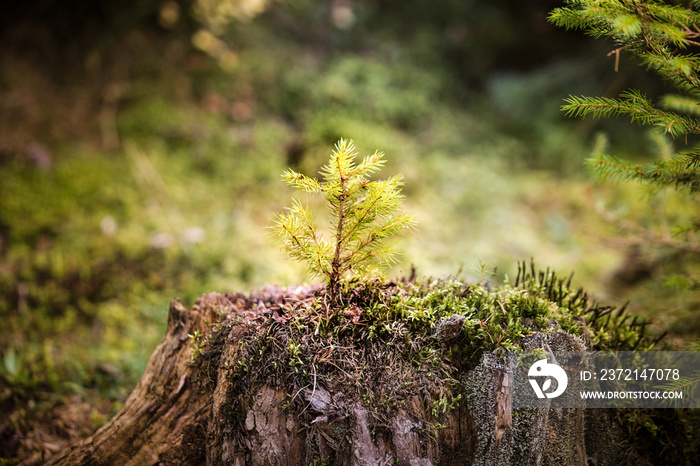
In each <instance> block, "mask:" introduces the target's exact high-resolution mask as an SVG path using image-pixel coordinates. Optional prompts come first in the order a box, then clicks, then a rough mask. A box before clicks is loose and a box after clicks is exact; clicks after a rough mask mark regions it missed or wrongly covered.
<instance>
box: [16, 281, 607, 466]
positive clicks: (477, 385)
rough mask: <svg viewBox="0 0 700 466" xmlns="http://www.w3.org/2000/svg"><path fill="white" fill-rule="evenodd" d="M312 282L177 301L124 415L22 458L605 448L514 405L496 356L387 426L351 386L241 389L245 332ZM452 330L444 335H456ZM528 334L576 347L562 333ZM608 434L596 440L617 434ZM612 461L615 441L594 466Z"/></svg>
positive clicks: (464, 456)
mask: <svg viewBox="0 0 700 466" xmlns="http://www.w3.org/2000/svg"><path fill="white" fill-rule="evenodd" d="M315 291H316V289H314V288H310V287H306V288H301V287H300V288H297V289H294V290H286V291H281V290H275V289H272V288H265V289H263V290H261V291H259V292H254V293H253V294H252V295H251V296H249V297H243V296H241V295H226V296H224V295H218V294H208V295H204V296H202V297H201V298H200V299H199V300H198V302H197V303H196V304H195V306H194V307H193V308H192V309H188V308H187V307H185V306H184V305H183V304H182V303H181V302H179V301H177V300H175V301H173V302H172V303H171V305H170V313H169V317H168V328H167V333H166V335H165V338H164V339H163V342H162V343H161V344H160V345H159V346H158V348H157V349H156V351H155V352H154V353H153V355H152V357H151V359H150V361H149V363H148V367H147V369H146V371H145V373H144V375H143V377H142V378H141V381H140V382H139V383H138V385H137V387H136V388H135V389H134V391H133V392H132V393H131V395H130V396H129V398H128V400H127V401H126V404H125V406H124V408H123V409H122V410H121V412H120V413H118V414H117V415H116V416H115V417H114V418H113V419H112V420H111V421H110V422H109V423H108V424H106V425H105V426H103V427H102V428H100V429H99V430H98V431H97V432H95V434H94V435H93V436H92V437H90V438H88V439H86V440H84V441H82V442H81V443H79V444H77V445H75V446H74V447H73V448H71V449H70V450H67V451H65V452H62V453H60V454H58V455H57V456H55V457H53V458H49V459H48V462H47V463H44V461H43V460H42V458H38V457H33V458H30V459H28V460H25V462H24V463H23V464H27V465H29V464H51V465H143V466H146V465H199V464H202V465H205V464H206V465H236V466H243V465H295V466H296V465H308V464H335V465H393V464H401V465H411V466H421V465H434V464H442V465H468V464H484V465H498V464H504V465H505V464H532V465H535V464H558V465H585V464H586V459H587V454H588V456H591V453H590V450H591V449H596V448H598V446H597V445H587V444H586V437H587V436H586V434H585V429H584V427H585V423H584V421H585V420H584V413H583V411H582V410H575V409H571V410H530V411H528V412H518V413H514V412H513V410H512V409H511V406H510V404H509V398H508V396H507V392H508V385H509V383H510V380H509V376H508V374H507V372H506V371H505V369H504V367H503V365H502V362H500V361H499V360H498V358H496V357H493V358H489V357H485V358H484V359H483V360H482V363H481V364H479V365H478V366H477V367H476V368H474V369H473V370H471V371H469V372H466V373H464V374H461V375H460V378H461V382H462V383H463V384H464V386H465V387H467V388H469V393H471V395H470V396H466V397H465V399H464V400H463V402H461V403H459V404H458V405H457V406H456V407H455V408H454V409H449V410H446V412H445V413H444V414H441V415H439V416H436V415H434V414H433V413H432V412H431V411H430V410H429V409H427V408H426V404H425V403H424V400H421V399H419V398H418V397H415V398H412V399H406V400H403V401H404V402H403V403H402V406H401V408H400V409H397V410H395V411H394V412H392V415H391V418H390V419H389V422H387V423H386V424H385V425H382V426H377V425H375V424H373V422H374V421H373V418H372V416H371V414H372V413H371V412H370V411H369V409H370V408H368V406H367V405H366V404H365V403H363V402H362V400H361V399H358V398H357V397H356V396H353V395H352V392H351V391H349V390H348V391H344V390H335V391H332V392H331V391H329V390H326V388H324V387H323V386H321V385H320V384H318V385H314V386H309V387H306V388H304V389H303V390H300V391H299V392H298V393H295V394H294V397H297V398H298V399H299V400H302V401H303V402H302V403H296V404H290V403H289V399H290V397H289V395H290V394H289V393H288V390H284V389H283V388H280V387H275V386H271V385H268V384H259V385H257V386H251V387H250V389H249V390H246V391H244V392H236V391H235V387H234V385H233V382H232V378H231V377H230V368H232V367H235V365H236V364H238V363H240V361H239V353H240V348H241V345H240V344H239V342H240V341H241V339H242V338H243V337H244V336H245V335H250V334H251V332H255V331H256V329H258V328H259V327H260V324H259V322H260V321H261V320H264V319H280V320H283V319H282V318H281V317H280V316H279V315H278V314H277V313H276V311H275V310H274V309H275V304H274V303H275V302H279V300H280V298H282V299H289V300H291V299H296V300H303V299H304V298H307V297H309V296H311V295H312V294H313V293H314V292H315ZM222 320H223V321H226V322H227V323H228V324H229V325H228V326H227V327H226V329H227V332H228V334H227V335H225V341H226V344H225V345H224V346H223V348H222V349H221V351H220V353H217V354H218V356H217V357H218V361H216V363H215V364H213V365H211V366H210V367H202V366H206V364H202V362H201V361H200V362H199V364H194V363H193V358H192V350H193V345H192V343H191V342H190V337H189V335H193V334H195V332H199V333H202V334H206V333H207V332H209V331H210V330H211V329H212V328H213V326H214V325H215V324H216V323H217V322H220V321H222ZM450 332H451V329H450ZM450 332H446V335H447V338H449V339H451V338H454V335H452V333H450ZM528 338H548V339H549V340H548V341H549V344H550V345H556V344H557V342H556V341H554V340H556V338H558V339H559V340H561V341H562V342H564V345H565V346H566V345H573V344H576V343H575V341H574V340H573V338H571V337H568V336H567V335H566V334H563V333H559V334H558V335H557V336H556V338H553V337H552V336H551V335H548V336H544V335H543V334H540V335H539V336H532V337H528ZM553 349H555V350H556V349H557V348H556V347H553ZM561 349H564V348H561ZM300 407H301V408H300ZM438 424H439V425H440V428H435V426H437V425H438ZM589 437H590V436H589ZM601 437H604V436H603V435H602V434H601V435H598V437H596V442H602V443H605V442H607V441H608V440H610V439H609V438H601ZM587 449H588V450H589V452H588V453H587ZM614 461H615V455H614V454H611V453H609V450H608V453H607V456H606V457H605V458H598V462H597V464H606V463H608V464H610V463H612V462H614Z"/></svg>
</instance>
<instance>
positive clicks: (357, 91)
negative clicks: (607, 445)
mask: <svg viewBox="0 0 700 466" xmlns="http://www.w3.org/2000/svg"><path fill="white" fill-rule="evenodd" d="M423 3H424V2H415V1H409V2H401V4H400V6H397V5H395V4H393V2H355V3H353V4H352V15H353V16H352V17H351V18H352V20H353V21H354V22H353V23H352V24H350V27H347V28H346V26H347V23H342V22H338V21H339V20H337V18H336V21H335V22H334V20H333V18H334V16H333V15H334V13H337V12H334V11H332V10H330V8H331V7H330V6H329V5H330V4H331V2H316V1H311V0H301V1H289V2H282V3H273V4H272V5H271V6H270V7H269V8H268V10H267V11H266V12H265V13H264V14H262V15H260V16H257V17H255V18H252V19H247V20H236V21H233V22H232V23H230V24H229V25H228V27H226V28H225V29H223V30H221V31H219V34H218V36H213V35H212V36H207V35H202V34H199V35H197V34H198V32H197V31H198V29H199V28H200V26H201V23H198V22H196V21H194V20H193V19H192V16H190V15H189V13H188V12H189V9H190V7H191V4H190V3H189V2H180V3H174V2H165V3H162V4H156V3H155V2H146V3H144V4H143V5H144V6H142V9H139V8H137V7H136V6H133V5H132V6H129V7H128V8H126V7H125V9H124V11H125V12H126V13H123V14H122V15H115V14H108V13H109V11H107V10H108V9H106V10H101V13H100V14H101V16H100V18H102V20H103V21H104V24H105V31H106V32H105V31H103V32H96V31H94V30H92V29H90V30H88V29H86V30H85V31H82V32H81V33H80V34H76V35H75V38H74V39H75V40H74V42H71V46H70V47H65V48H64V49H61V48H59V49H57V50H56V53H59V52H60V54H62V55H61V56H62V57H63V61H60V60H57V61H48V62H47V61H46V60H42V54H43V53H44V52H38V51H36V50H42V49H41V47H40V46H42V47H43V46H44V45H45V43H43V42H39V41H40V40H41V38H38V39H31V38H29V39H28V38H27V37H30V35H23V34H22V32H21V31H22V29H21V28H20V26H21V25H23V24H24V25H25V26H26V25H27V24H28V25H29V26H26V28H29V29H31V27H36V23H34V22H32V21H30V20H27V19H26V18H23V17H22V16H21V15H17V16H15V18H16V21H17V25H19V26H17V28H15V29H11V32H12V34H11V33H5V35H4V36H3V37H2V39H3V41H4V43H6V44H10V45H13V46H12V47H10V46H8V48H7V49H6V50H7V54H6V55H5V57H4V58H3V60H2V67H0V79H1V80H2V82H3V83H4V84H5V85H6V86H5V87H6V88H7V89H10V90H12V92H14V93H9V91H8V92H3V93H2V94H0V99H2V102H5V103H6V105H5V106H4V107H3V109H5V108H8V109H14V110H13V112H12V114H11V115H12V116H10V112H8V114H7V115H5V114H4V112H5V110H3V115H2V118H1V119H0V124H2V127H0V131H1V132H2V134H3V142H2V144H0V155H1V156H2V158H1V159H0V177H1V182H0V183H1V187H0V293H1V294H0V411H2V410H3V409H4V408H7V409H8V410H10V409H14V408H15V407H16V406H19V405H24V404H26V403H27V402H28V401H32V403H35V402H36V403H39V404H41V403H51V402H52V400H54V401H55V399H56V398H58V399H61V398H62V397H65V396H67V395H69V394H79V395H80V396H82V397H86V398H90V397H94V398H99V399H104V398H107V399H109V400H110V402H111V403H112V404H111V405H110V406H111V407H110V409H111V410H112V411H115V410H116V409H118V407H119V405H120V403H121V402H123V400H124V399H125V397H126V395H128V393H129V391H130V390H131V388H132V387H133V385H134V384H135V383H136V381H137V380H138V378H139V377H140V375H141V373H142V372H143V370H144V368H145V364H146V362H147V358H148V356H149V355H150V354H151V352H152V350H153V349H154V348H155V346H156V345H157V343H158V342H159V341H160V339H161V337H162V335H163V330H164V326H165V322H166V316H167V304H168V302H169V300H170V299H171V298H172V297H175V296H178V297H181V298H183V299H184V300H185V301H186V302H188V303H192V302H193V300H194V299H195V298H196V297H197V296H198V295H200V294H201V293H203V292H207V291H218V292H232V291H243V292H246V291H248V290H250V289H252V288H256V287H259V286H261V285H263V284H264V283H272V284H279V285H283V286H285V285H292V284H299V283H304V282H307V281H308V280H309V279H308V278H307V276H306V275H305V273H304V270H303V266H301V265H297V264H295V263H293V262H292V261H289V260H287V259H286V258H285V256H284V255H283V253H282V252H280V251H279V247H278V245H277V244H276V243H275V242H274V241H272V240H271V239H270V238H269V237H268V235H267V233H266V232H265V227H266V226H269V225H270V220H269V218H270V217H271V216H272V215H273V214H274V212H277V211H279V210H281V209H282V208H283V207H284V206H285V205H287V204H288V200H289V199H290V197H291V195H292V192H291V190H290V189H288V188H287V187H285V185H284V183H282V181H281V179H280V173H282V172H283V171H284V170H285V169H287V168H292V169H294V170H297V171H300V172H302V173H305V174H307V175H311V176H315V175H316V174H317V173H318V170H319V168H320V167H321V165H322V164H323V163H325V161H326V160H327V156H328V153H329V151H330V150H331V148H332V146H333V144H334V143H335V142H336V141H337V140H338V139H340V138H341V137H344V138H352V139H354V140H355V141H356V143H357V146H358V151H359V152H360V153H371V152H373V151H374V150H375V149H378V150H380V151H383V152H385V153H386V156H387V160H388V165H387V167H386V168H385V169H384V170H385V172H386V173H397V172H401V173H403V174H404V175H405V180H404V181H405V186H404V189H403V192H404V194H405V195H406V202H405V204H406V207H407V210H408V211H409V212H412V213H415V215H416V217H417V229H418V231H417V232H416V233H415V234H412V235H410V236H408V237H407V238H406V239H404V240H402V241H401V243H400V244H399V248H400V249H401V251H400V252H401V253H402V260H401V261H400V263H399V264H397V265H396V267H395V268H394V270H393V271H392V274H393V275H400V274H403V273H408V270H409V268H410V266H411V265H412V264H414V265H415V266H416V267H417V270H418V273H419V275H421V276H437V277H444V276H446V275H449V274H453V273H456V272H457V271H458V270H459V269H463V270H464V271H465V274H466V275H467V276H469V275H470V274H472V272H471V270H472V268H473V267H474V266H475V264H476V262H477V261H478V260H482V261H485V262H487V263H489V264H491V265H492V266H494V267H497V269H498V272H499V274H500V275H501V277H502V276H503V275H505V274H508V275H510V276H511V277H512V276H513V275H514V274H515V271H516V267H517V263H518V261H520V260H523V259H529V258H530V257H534V258H535V259H536V260H537V262H538V263H539V264H546V265H548V266H550V267H552V268H553V269H556V270H558V271H560V272H561V273H562V274H568V273H569V272H575V273H576V278H575V280H574V281H575V283H576V284H580V285H584V286H586V288H587V289H588V290H589V291H591V292H592V293H593V294H594V295H596V297H597V298H598V299H599V300H601V301H608V302H611V303H613V304H621V303H623V302H625V301H627V300H631V304H630V306H629V309H630V310H631V311H632V312H634V313H636V314H638V315H640V316H642V317H651V318H652V319H653V320H654V322H655V323H656V326H655V327H654V328H653V329H652V330H653V332H655V333H656V334H657V335H658V334H660V333H661V332H662V331H664V330H670V340H669V341H670V342H671V343H674V344H683V343H684V342H685V341H687V340H691V339H693V338H694V337H697V335H698V334H699V333H700V320H699V319H698V317H697V315H698V313H697V312H696V311H697V307H698V299H697V296H696V294H694V293H693V291H688V290H685V291H679V290H678V289H675V288H673V287H669V286H667V285H665V284H664V283H665V282H664V280H663V279H662V277H663V276H665V275H669V274H671V273H673V272H674V271H678V270H680V269H681V268H682V269H683V270H688V269H691V270H697V257H695V256H687V255H681V256H679V255H677V254H672V253H670V252H664V251H656V250H654V251H652V252H651V253H650V252H649V251H639V250H637V249H635V248H633V247H631V243H632V242H631V241H630V237H635V235H637V233H635V230H630V229H626V228H624V225H627V223H625V222H631V223H633V224H639V225H642V226H644V225H655V224H658V222H659V219H660V218H661V219H663V218H665V217H666V216H669V215H670V216H673V215H679V216H680V215H686V214H687V213H688V212H694V211H695V210H696V206H695V205H694V204H689V203H688V202H687V201H686V200H684V199H683V198H680V197H678V196H676V195H674V193H673V192H664V193H661V195H658V196H656V197H653V198H644V197H642V196H641V191H640V190H639V189H638V186H635V185H634V184H627V185H610V184H595V183H594V182H593V181H592V177H591V176H590V175H589V174H588V172H587V171H586V169H585V166H584V160H585V158H587V157H588V156H589V155H590V153H591V152H592V151H593V150H594V148H595V144H596V143H595V141H596V138H595V135H596V134H597V133H598V132H602V133H603V134H605V135H606V137H607V141H608V142H607V144H608V146H609V152H611V153H616V154H620V156H624V157H625V158H628V159H631V160H645V159H648V158H650V157H653V154H655V153H656V151H657V148H658V147H660V146H663V144H669V143H670V142H668V141H666V140H663V139H661V140H660V139H658V138H657V137H655V138H654V139H649V138H647V136H646V135H645V133H643V132H640V131H639V130H637V129H636V128H634V127H630V126H629V125H628V124H627V123H626V122H617V121H614V120H613V121H592V120H585V121H571V120H568V119H567V118H566V116H565V115H563V114H562V113H561V112H560V110H559V109H560V106H561V104H562V102H563V99H564V98H565V97H566V96H568V95H570V94H574V95H579V94H582V95H608V94H613V95H614V94H617V93H618V91H619V90H621V89H624V88H627V87H641V88H642V89H644V90H645V92H647V93H648V94H649V95H651V96H653V95H656V94H658V93H659V92H660V91H661V90H662V87H663V86H662V85H661V84H659V83H658V82H656V81H654V80H653V79H651V78H649V77H648V76H646V75H645V74H644V73H642V72H640V70H639V69H638V67H637V64H636V63H633V62H625V61H624V60H623V61H622V63H621V69H620V71H619V72H618V73H615V72H614V71H613V63H612V59H610V58H606V57H605V55H606V53H607V52H608V51H609V47H608V48H606V45H605V44H601V43H596V42H593V41H591V40H589V39H587V38H585V37H582V36H579V35H578V34H576V33H567V32H565V31H561V30H557V29H556V28H554V26H552V25H549V24H548V23H547V22H546V16H547V13H548V11H550V10H551V8H552V7H554V6H557V2H548V1H541V2H540V1H538V2H532V3H531V4H530V2H522V3H523V4H522V5H521V4H518V6H517V7H514V6H513V4H512V3H510V2H506V1H500V2H485V1H483V2H481V1H477V2H462V1H448V2H444V5H443V6H442V7H441V8H434V7H431V8H429V11H426V7H425V5H424V4H423ZM525 4H527V5H525ZM129 5H130V4H129ZM145 5H148V6H147V7H146V6H145ZM173 5H175V6H173ZM167 7H169V8H174V9H175V11H176V12H177V11H179V15H178V16H177V18H176V19H177V21H175V22H174V23H168V22H167V21H165V20H164V19H163V18H164V15H165V13H164V11H166V10H167ZM146 10H147V11H146ZM66 14H67V13H66ZM77 14H78V13H76V15H77ZM86 14H87V13H86ZM105 18H107V19H105ZM523 18H529V20H528V21H525V20H523ZM82 19H83V20H84V19H86V18H82ZM87 19H90V18H89V17H88V18H87ZM92 19H95V18H92ZM3 21H4V22H3V23H2V24H4V25H6V24H8V21H10V20H8V19H7V17H6V19H4V20H3ZM77 22H78V23H79V24H83V23H85V21H77ZM86 24H87V23H86ZM485 24H488V25H489V26H488V28H485V27H484V25H485ZM18 31H19V32H18ZM13 34H14V35H13ZM60 35H61V31H58V32H56V31H54V37H56V36H60ZM32 40H35V41H37V42H35V43H33V45H34V46H35V48H34V49H30V50H35V52H34V54H32V53H27V52H26V48H21V47H20V45H26V44H27V43H29V44H30V45H31V44H32ZM217 41H219V42H217ZM56 43H59V42H56ZM608 45H609V44H608ZM20 49H21V50H22V53H20V52H19V50H20ZM47 71H50V72H51V73H48V74H47ZM47 75H48V76H55V78H54V79H53V80H50V81H49V83H48V84H47V82H46V79H47V78H46V77H45V76H47ZM12 99H15V100H12ZM13 102H15V103H13ZM17 102H19V104H17ZM13 105H15V107H13ZM81 109H82V110H81ZM85 109H87V110H85ZM81 112H82V113H81ZM81 115H83V116H82V117H81ZM42 154H44V155H46V154H48V157H49V158H50V160H51V161H52V163H51V164H47V163H45V162H42V160H43V159H42V158H41V156H42ZM312 207H313V206H312ZM315 207H316V208H317V209H319V208H322V207H320V206H315ZM8 412H9V411H8ZM96 419H97V421H96V423H97V424H99V422H104V420H106V419H107V416H106V415H104V416H103V415H102V414H101V415H100V416H97V418H96Z"/></svg>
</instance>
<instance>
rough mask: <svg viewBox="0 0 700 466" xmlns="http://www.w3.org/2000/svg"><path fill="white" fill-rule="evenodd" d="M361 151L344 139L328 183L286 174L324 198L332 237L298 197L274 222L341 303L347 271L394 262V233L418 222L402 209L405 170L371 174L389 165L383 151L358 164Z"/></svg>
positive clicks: (327, 172) (328, 169)
mask: <svg viewBox="0 0 700 466" xmlns="http://www.w3.org/2000/svg"><path fill="white" fill-rule="evenodd" d="M356 155H357V153H356V152H355V146H354V144H353V142H352V141H349V140H344V139H341V140H340V141H339V142H338V144H336V146H335V150H334V151H333V153H332V154H331V157H330V160H329V162H328V164H327V165H326V166H324V167H323V168H322V170H321V174H322V175H323V178H324V181H323V182H320V181H318V180H317V179H315V178H311V177H308V176H306V175H303V174H301V173H297V172H295V171H294V170H287V171H286V172H284V174H283V175H282V177H283V179H284V181H285V182H286V183H287V184H289V185H291V186H293V187H295V188H297V189H299V190H302V191H305V192H308V193H318V194H321V195H322V196H323V197H324V198H325V200H326V205H327V207H328V209H329V213H330V224H331V230H332V231H331V238H324V237H323V235H322V234H321V233H320V232H319V227H318V225H317V223H316V218H315V215H314V212H312V210H311V209H310V208H309V207H308V206H307V205H306V206H305V205H302V203H301V202H300V201H299V200H294V201H293V203H292V206H291V207H289V208H288V209H287V212H286V213H278V214H277V215H276V216H275V218H274V221H275V225H274V226H273V227H272V228H273V232H274V234H275V235H276V236H277V237H279V238H280V239H281V240H282V242H283V249H284V250H285V251H286V252H287V253H289V255H290V256H291V257H292V258H294V259H296V260H298V261H301V262H304V263H306V266H307V268H308V271H309V273H311V275H313V276H322V277H325V279H326V281H327V291H328V297H329V299H330V301H331V303H332V304H334V305H339V304H341V302H340V284H341V280H342V279H343V278H344V277H345V276H346V275H348V274H355V275H358V276H359V277H360V278H366V277H368V276H371V275H372V274H375V273H377V272H378V271H379V267H381V266H383V265H386V264H389V263H391V262H393V260H394V257H395V255H394V249H393V245H394V244H395V242H390V241H388V240H389V238H391V237H393V236H395V235H396V234H397V233H400V232H402V231H403V230H405V229H407V228H410V227H412V225H413V218H412V217H411V216H409V215H407V214H406V213H404V212H403V208H402V199H403V196H402V195H401V189H400V186H401V185H402V183H401V175H396V176H394V177H391V178H389V179H386V180H383V181H370V179H369V177H370V175H371V174H373V173H374V172H376V171H378V170H379V169H380V168H381V167H382V166H384V163H385V162H384V159H383V156H384V154H383V153H381V152H375V153H374V154H372V155H370V156H367V157H365V158H364V159H363V160H362V162H361V163H360V164H359V165H358V164H356V163H355V157H356Z"/></svg>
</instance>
